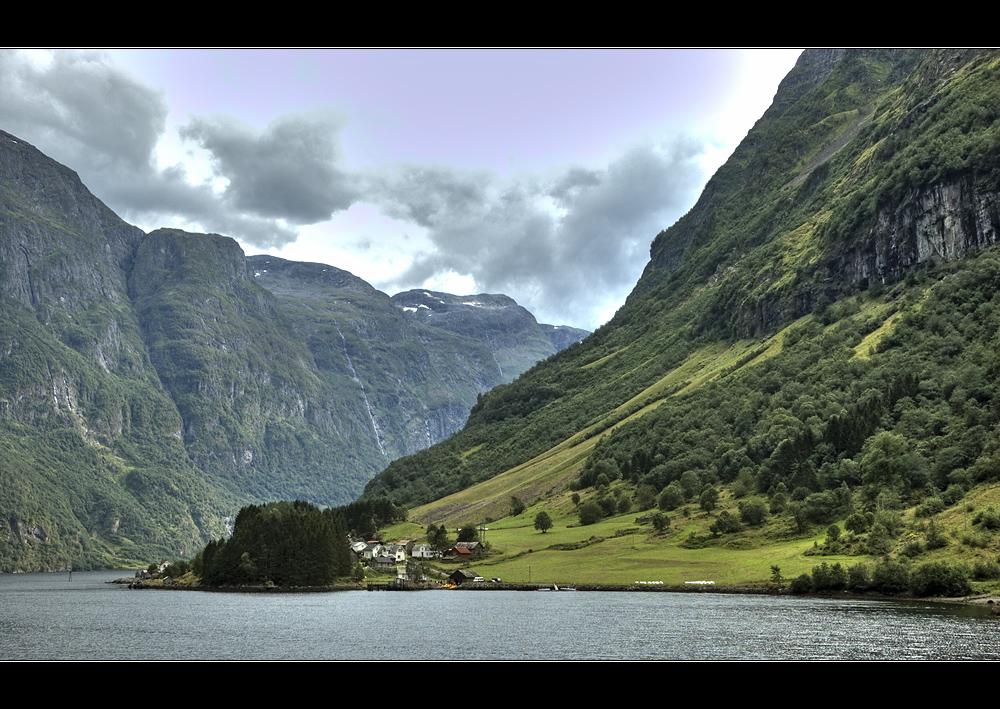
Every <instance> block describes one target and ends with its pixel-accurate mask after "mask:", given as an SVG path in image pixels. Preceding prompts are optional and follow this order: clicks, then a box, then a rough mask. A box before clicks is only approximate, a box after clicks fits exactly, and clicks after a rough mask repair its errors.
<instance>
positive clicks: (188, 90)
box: [0, 48, 801, 330]
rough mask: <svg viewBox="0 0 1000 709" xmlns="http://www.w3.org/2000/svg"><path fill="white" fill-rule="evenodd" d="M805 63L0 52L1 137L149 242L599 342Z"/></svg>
mask: <svg viewBox="0 0 1000 709" xmlns="http://www.w3.org/2000/svg"><path fill="white" fill-rule="evenodd" d="M800 51H801V50H799V49H666V48H664V49H391V48H385V49H12V48H8V49H0V130H4V131H6V132H8V133H10V134H12V135H14V136H16V137H18V138H20V139H21V140H24V141H26V142H28V143H31V144H32V145H34V146H35V147H36V148H38V149H39V150H41V151H42V152H43V153H45V154H46V155H48V156H49V157H51V158H53V159H55V160H57V161H59V162H61V163H63V164H64V165H66V166H68V167H70V168H72V169H73V170H75V171H76V172H77V173H78V174H79V175H80V178H81V180H82V181H83V182H84V184H85V185H86V186H87V187H88V188H89V189H90V190H91V192H93V193H94V194H95V195H96V196H97V197H98V198H100V199H101V200H102V201H103V202H104V203H105V204H107V205H108V206H109V207H111V209H113V210H114V211H115V212H116V213H117V214H118V215H119V216H121V217H122V218H123V219H125V220H126V221H128V222H129V223H131V224H134V225H136V226H138V227H140V228H142V229H143V230H145V231H152V230H153V229H157V228H160V227H175V228H180V229H185V230H187V231H192V232H201V233H217V234H224V235H226V236H230V237H232V238H234V239H236V240H237V241H239V243H240V245H241V246H242V248H243V250H244V251H245V252H246V253H247V255H252V254H261V253H266V254H272V255H275V256H279V257H281V258H286V259H290V260H294V261H311V262H317V263H323V264H329V265H333V266H336V267H338V268H342V269H344V270H347V271H350V272H351V273H353V274H354V275H356V276H359V277H360V278H363V279H364V280H366V281H368V282H369V283H371V284H372V285H373V286H375V287H376V288H378V289H379V290H382V291H384V292H386V293H388V294H390V295H391V294H394V293H397V292H400V291H404V290H408V289H411V288H426V289H430V290H437V291H444V292H448V293H454V294H456V295H471V294H475V293H504V294H506V295H509V296H510V297H512V298H514V299H515V300H516V301H517V302H518V303H519V304H521V305H523V306H525V307H526V308H528V310H530V311H531V312H532V313H533V314H534V315H535V317H536V318H537V319H538V320H539V322H545V323H550V324H557V325H572V326H574V327H582V328H586V329H588V330H593V329H595V328H597V327H599V326H600V325H601V324H603V323H604V322H606V321H607V320H608V319H609V318H610V317H611V316H612V315H613V314H614V312H615V310H617V308H618V307H620V306H621V305H622V304H623V303H624V301H625V298H626V297H627V296H628V294H629V292H630V291H631V290H632V288H633V286H634V285H635V283H636V281H637V280H638V279H639V276H640V275H641V273H642V269H643V268H644V266H645V265H646V263H647V261H648V260H649V245H650V243H651V242H652V240H653V238H654V237H655V236H656V235H657V234H658V233H659V232H660V231H662V230H663V229H665V228H667V227H669V226H670V225H671V224H672V223H673V222H675V221H676V220H677V219H678V218H680V217H681V216H683V215H684V213H686V212H687V211H688V210H689V209H690V208H691V207H692V206H693V205H694V202H695V201H696V199H697V198H698V195H699V193H700V192H701V189H702V188H703V187H704V185H705V182H706V181H707V180H708V178H709V177H710V176H711V175H712V173H713V172H714V171H715V170H716V169H717V168H718V167H719V166H720V165H721V164H722V163H723V162H724V161H725V160H726V158H727V157H728V156H729V155H730V154H731V152H732V151H733V150H734V149H735V147H736V146H737V145H738V143H739V142H740V141H741V140H742V139H743V138H744V137H745V136H746V134H747V132H748V131H749V130H750V128H751V127H752V126H753V124H754V123H755V122H756V121H757V119H758V118H760V116H761V115H762V114H763V113H764V111H765V110H766V109H767V107H768V106H769V105H770V103H771V100H772V99H773V97H774V93H775V91H776V90H777V88H778V84H779V82H780V81H781V79H782V78H783V77H784V76H785V74H787V73H788V72H789V71H790V70H791V68H792V66H793V65H794V63H795V60H796V58H797V57H798V55H799V53H800Z"/></svg>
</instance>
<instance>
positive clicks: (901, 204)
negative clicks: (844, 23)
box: [362, 49, 1000, 544]
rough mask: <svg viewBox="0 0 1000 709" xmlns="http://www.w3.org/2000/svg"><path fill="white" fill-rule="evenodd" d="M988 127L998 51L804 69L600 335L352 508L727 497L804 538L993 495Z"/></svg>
mask: <svg viewBox="0 0 1000 709" xmlns="http://www.w3.org/2000/svg"><path fill="white" fill-rule="evenodd" d="M998 119H1000V53H998V52H997V51H987V50H955V49H949V50H832V49H831V50H807V51H805V52H804V53H803V54H802V55H801V57H800V58H799V61H798V63H797V64H796V66H795V68H794V69H793V71H792V72H790V74H789V75H788V76H787V77H786V78H785V80H784V81H783V82H782V83H781V86H780V87H779V90H778V92H777V94H776V95H775V97H774V102H773V104H772V106H771V107H770V108H769V109H768V111H767V112H766V113H765V114H764V115H763V116H762V117H761V119H760V120H759V121H758V122H757V124H756V125H755V126H754V128H753V129H752V130H751V131H750V132H749V133H748V135H747V136H746V138H745V139H744V140H743V142H742V143H741V144H740V146H739V147H738V148H737V150H736V151H735V152H734V154H733V155H732V156H731V158H730V159H729V160H728V161H727V163H726V164H725V165H724V166H723V167H722V168H720V169H719V171H718V172H717V173H716V174H715V175H714V177H713V178H712V179H711V180H710V181H709V182H708V184H707V186H706V187H705V189H704V191H703V193H702V195H701V197H700V199H699V200H698V202H697V204H696V205H695V206H694V207H693V208H692V209H691V211H690V212H689V213H688V214H687V215H685V216H684V217H683V218H682V219H680V220H679V221H678V222H677V223H676V224H674V225H673V226H671V227H669V228H668V229H666V230H664V231H663V232H662V233H660V234H659V235H657V236H656V237H655V238H654V239H653V240H652V246H651V249H650V261H649V263H648V265H647V267H646V269H645V271H644V273H643V275H642V278H641V279H640V281H639V282H638V284H637V285H636V287H635V289H634V291H633V293H632V294H631V296H630V297H629V298H628V301H627V303H626V304H625V305H624V306H623V307H622V308H621V309H620V310H619V311H618V313H617V314H616V315H615V317H614V318H613V319H612V320H611V321H610V322H608V323H607V324H606V325H604V326H603V327H601V328H600V329H599V330H598V331H597V332H595V333H594V334H593V335H591V336H590V337H588V338H587V339H585V340H584V341H583V342H580V343H578V344H575V345H573V346H571V347H569V348H567V349H566V350H563V351H562V352H560V353H558V354H557V355H555V356H553V357H550V358H549V359H548V360H546V361H545V362H543V363H542V364H540V365H539V366H537V367H535V368H534V369H532V370H531V371H529V372H528V373H526V374H524V375H522V376H521V377H520V378H519V379H518V380H517V381H515V382H512V383H510V384H506V385H503V386H500V387H496V388H495V389H493V390H492V391H491V392H490V393H488V394H486V395H484V396H482V397H481V399H480V401H479V403H478V404H477V405H476V407H475V408H474V409H473V410H472V413H471V415H470V417H469V420H468V422H467V423H466V426H465V427H464V429H463V430H462V431H461V432H459V433H458V434H456V435H454V436H453V437H451V438H450V439H448V440H447V441H445V442H443V443H441V444H438V445H436V446H433V447H431V448H429V449H427V450H424V451H422V452H420V453H418V454H415V455H413V456H408V457H405V458H401V459H399V460H396V461H395V462H393V463H392V464H390V465H389V466H388V468H387V469H386V470H385V471H383V472H382V473H380V474H379V475H378V476H376V477H375V478H374V479H373V480H372V481H371V482H370V483H369V484H368V486H367V487H366V490H365V493H364V495H363V496H362V499H370V498H371V499H374V498H379V497H383V496H385V497H388V498H389V499H391V500H393V501H395V502H397V503H400V504H406V505H410V506H414V505H422V504H427V503H431V502H433V501H434V500H438V502H437V503H434V504H432V505H428V506H427V507H424V508H421V509H422V510H424V512H423V513H422V517H421V518H420V519H422V520H425V521H434V522H438V521H442V520H444V521H447V522H448V523H449V524H465V523H467V522H479V521H481V520H483V519H488V518H494V519H495V518H496V517H500V516H503V515H504V514H506V512H505V511H504V510H505V507H506V505H507V501H508V498H509V496H510V495H518V496H519V497H520V498H521V499H522V500H523V501H524V502H528V503H530V502H531V501H533V500H536V499H539V498H540V497H542V496H544V495H545V494H547V493H550V492H558V491H561V490H566V489H567V488H569V489H571V490H578V491H579V492H580V493H581V494H582V495H583V496H584V498H585V499H586V498H588V497H590V498H593V499H595V500H598V501H601V502H602V503H603V502H610V504H608V505H604V508H605V509H613V508H614V506H615V505H614V502H615V500H608V499H606V498H609V497H611V496H612V495H614V496H617V497H619V498H620V497H628V498H629V499H632V498H633V497H634V499H636V500H638V499H640V498H641V499H644V500H647V501H648V500H653V499H658V500H659V504H660V508H661V509H662V510H670V509H673V508H674V507H676V506H677V505H678V504H681V503H682V502H683V501H691V500H692V499H694V500H697V496H698V495H699V494H702V493H704V492H705V491H706V490H712V489H715V490H716V492H718V490H719V489H726V490H729V491H730V492H731V493H732V494H733V495H734V496H736V497H740V498H742V497H744V496H757V497H760V498H764V499H765V502H767V503H769V504H766V505H765V506H764V509H765V510H768V509H769V510H770V512H765V515H766V514H771V515H787V516H790V517H791V518H793V519H794V522H795V524H797V525H800V528H803V527H802V525H808V524H812V523H817V522H820V523H821V522H824V521H825V522H826V523H829V521H830V520H832V519H843V518H844V517H846V516H847V515H849V514H850V513H851V512H852V510H855V509H858V510H861V509H862V508H863V510H867V511H869V512H872V511H876V510H881V511H884V510H892V509H895V508H899V507H901V506H904V505H905V506H912V505H914V504H918V503H919V504H921V505H923V504H924V503H927V504H928V505H929V506H928V507H925V508H923V509H924V510H925V511H929V510H932V509H933V510H938V509H943V507H946V506H949V505H954V504H956V503H957V502H958V501H959V500H961V499H962V498H963V496H964V495H965V494H966V492H967V491H968V490H970V489H971V487H972V486H974V485H976V484H979V483H983V482H991V481H995V480H997V479H998V477H1000V435H998V429H997V425H998V423H1000V391H998V390H997V375H998V362H1000V360H998V354H997V352H998V350H997V348H998V344H1000V343H998V340H997V337H998V335H997V333H998V328H1000V288H998V287H1000V254H998V252H997V249H996V247H995V245H996V242H997V234H998V227H1000V120H998ZM498 476H503V477H498ZM503 480H509V481H510V482H509V484H504V483H503V482H502V481H503ZM484 481H490V485H486V484H485V483H484ZM498 481H499V483H498ZM476 490H483V492H482V493H481V494H478V495H477V494H476ZM459 491H464V492H462V494H461V495H459V494H453V493H458V492H459ZM610 491H613V492H610ZM648 504H649V503H648V502H646V503H645V504H644V505H642V506H640V509H645V508H648ZM868 519H869V521H870V519H871V518H870V517H869V518H868ZM884 524H885V526H886V527H892V528H891V529H889V530H888V531H889V534H890V535H891V534H892V533H898V531H899V529H898V527H893V525H892V524H891V523H890V522H889V521H885V523H884ZM737 526H738V525H737ZM859 529H861V525H859ZM873 544H874V542H873Z"/></svg>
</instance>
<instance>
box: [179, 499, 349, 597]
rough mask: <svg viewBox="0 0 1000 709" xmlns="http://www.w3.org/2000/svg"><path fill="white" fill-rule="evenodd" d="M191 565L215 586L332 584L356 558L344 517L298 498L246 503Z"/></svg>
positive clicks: (203, 581) (346, 573)
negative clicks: (223, 535) (229, 529)
mask: <svg viewBox="0 0 1000 709" xmlns="http://www.w3.org/2000/svg"><path fill="white" fill-rule="evenodd" d="M192 566H193V568H194V570H195V572H196V573H197V574H198V575H199V576H200V577H201V580H202V583H204V584H206V585H210V586H238V585H244V584H247V585H258V584H262V585H272V584H273V585H275V586H327V585H330V584H332V583H333V582H334V580H335V579H337V578H338V577H343V576H348V575H349V574H350V572H351V570H352V569H353V567H354V566H355V563H354V554H353V552H351V549H350V547H349V546H348V537H347V526H346V523H345V521H344V518H343V516H342V515H339V514H336V513H334V512H333V511H332V510H329V509H328V510H323V511H320V510H319V509H318V508H316V507H314V506H313V505H311V504H309V503H307V502H302V501H298V500H296V501H295V502H274V503H270V504H267V505H250V506H248V507H244V508H243V509H242V510H240V512H239V514H238V515H237V516H236V522H235V524H234V526H233V534H232V536H231V537H230V538H229V539H219V540H217V541H213V542H210V543H209V544H208V545H207V546H206V547H205V548H204V549H203V550H202V551H201V552H200V553H199V554H198V555H197V556H196V557H195V559H194V560H193V562H192Z"/></svg>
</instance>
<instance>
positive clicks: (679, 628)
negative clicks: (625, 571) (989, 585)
mask: <svg viewBox="0 0 1000 709" xmlns="http://www.w3.org/2000/svg"><path fill="white" fill-rule="evenodd" d="M115 577H116V574H114V573H112V572H86V573H80V572H78V573H75V574H73V578H72V581H69V580H68V576H67V575H66V574H23V575H0V659H3V660H84V659H101V660H115V659H121V660H129V659H141V660H372V659H377V660H388V659H400V660H805V659H824V660H945V659H976V660H985V659H998V658H1000V621H998V620H995V619H993V618H991V617H989V616H988V615H986V614H985V611H984V609H982V608H966V607H957V606H948V605H942V604H933V603H885V602H873V601H846V600H845V601H841V600H823V599H804V598H773V597H769V596H738V595H723V594H707V593H706V594H694V593H690V594H673V593H610V592H609V593H530V592H514V591H510V592H507V591H498V592H476V593H470V592H461V591H425V592H419V593H365V592H342V593H322V594H286V595H273V596H272V595H260V594H247V595H241V594H226V593H201V592H168V591H154V590H147V591H129V590H126V589H120V588H116V587H114V586H109V585H108V584H106V583H105V582H106V581H107V580H109V579H113V578H115Z"/></svg>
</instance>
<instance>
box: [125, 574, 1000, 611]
mask: <svg viewBox="0 0 1000 709" xmlns="http://www.w3.org/2000/svg"><path fill="white" fill-rule="evenodd" d="M107 583H109V584H115V585H118V586H123V587H125V588H128V589H130V590H145V589H159V590H167V591H202V592H205V593H336V592H341V591H368V592H373V591H391V592H414V591H521V592H555V591H558V592H583V593H607V592H618V593H712V594H724V595H743V596H746V595H757V596H788V597H801V598H830V599H849V600H867V601H906V602H923V603H947V604H950V605H964V606H973V607H984V608H990V610H991V612H992V614H993V615H1000V596H997V595H993V594H975V595H971V596H960V597H957V598H946V597H941V596H937V597H926V598H917V597H914V596H882V595H868V594H852V593H848V592H846V591H845V592H843V593H804V594H793V593H790V592H789V591H788V589H787V588H774V587H767V586H759V587H758V586H708V585H697V586H694V585H692V586H687V585H685V586H667V585H644V584H567V585H565V586H562V587H560V586H556V584H536V583H532V584H517V583H500V584H496V583H475V584H463V585H459V586H455V587H446V586H434V585H430V586H429V585H422V586H418V587H412V588H394V587H392V586H391V585H390V584H372V585H368V586H356V585H334V586H296V587H281V586H201V585H191V584H184V583H176V582H175V583H169V584H164V583H155V582H153V583H151V582H149V581H148V580H146V581H144V580H141V579H125V578H119V579H115V580H113V581H108V582H107Z"/></svg>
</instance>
